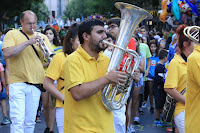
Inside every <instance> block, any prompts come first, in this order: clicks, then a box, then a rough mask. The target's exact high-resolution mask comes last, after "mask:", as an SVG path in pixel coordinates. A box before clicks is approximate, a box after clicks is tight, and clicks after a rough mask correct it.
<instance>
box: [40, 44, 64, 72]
mask: <svg viewBox="0 0 200 133" xmlns="http://www.w3.org/2000/svg"><path fill="white" fill-rule="evenodd" d="M51 47H52V49H53V50H54V49H56V48H59V47H61V46H56V45H54V44H52V45H51ZM62 51H63V49H62V48H61V49H59V50H56V51H54V53H55V54H57V53H59V52H62ZM46 62H48V60H47V59H46V58H44V62H43V63H46ZM47 68H48V67H46V68H44V71H45V72H47Z"/></svg>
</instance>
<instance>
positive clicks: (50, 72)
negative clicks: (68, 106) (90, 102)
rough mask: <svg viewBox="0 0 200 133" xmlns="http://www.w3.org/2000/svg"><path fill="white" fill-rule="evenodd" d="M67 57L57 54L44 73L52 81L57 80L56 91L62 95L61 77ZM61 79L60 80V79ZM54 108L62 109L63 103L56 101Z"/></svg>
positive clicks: (62, 81) (62, 84)
mask: <svg viewBox="0 0 200 133" xmlns="http://www.w3.org/2000/svg"><path fill="white" fill-rule="evenodd" d="M66 57H67V55H66V56H65V54H64V53H63V52H60V53H57V54H56V55H55V56H54V57H53V58H52V60H51V62H50V64H49V67H48V69H47V72H46V76H47V77H49V78H51V79H53V80H57V85H58V87H57V88H58V90H59V91H61V93H62V94H65V93H64V89H62V90H61V88H62V87H64V80H62V79H64V76H63V69H62V67H63V64H64V61H65V59H66ZM60 78H62V79H60ZM56 107H61V108H64V105H63V101H60V100H58V99H56Z"/></svg>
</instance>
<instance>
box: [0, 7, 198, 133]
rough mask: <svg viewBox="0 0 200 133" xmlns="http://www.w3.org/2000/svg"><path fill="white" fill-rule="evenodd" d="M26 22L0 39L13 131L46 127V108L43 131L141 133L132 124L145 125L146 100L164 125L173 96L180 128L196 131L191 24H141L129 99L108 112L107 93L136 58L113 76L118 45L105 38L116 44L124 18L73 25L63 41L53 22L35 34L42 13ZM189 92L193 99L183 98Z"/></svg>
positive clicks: (0, 68)
mask: <svg viewBox="0 0 200 133" xmlns="http://www.w3.org/2000/svg"><path fill="white" fill-rule="evenodd" d="M20 23H21V26H22V29H21V30H7V31H6V32H4V35H2V37H1V41H0V46H1V48H2V51H3V52H2V51H1V53H0V56H1V57H0V59H1V63H0V77H1V85H0V91H1V93H0V100H1V107H2V112H3V116H4V117H3V120H2V122H1V123H2V124H4V125H6V124H10V123H11V125H10V132H11V133H33V132H34V128H35V122H41V118H40V117H41V115H40V114H41V112H42V107H43V113H44V117H45V123H46V128H45V129H44V133H53V132H54V124H55V122H56V124H57V127H58V131H59V133H63V132H65V133H80V132H81V133H82V132H83V133H84V132H97V133H114V132H115V133H132V132H136V130H135V127H134V125H138V124H140V123H141V121H140V117H142V115H144V111H143V108H145V107H146V106H147V101H148V100H147V99H148V98H149V102H150V110H149V111H150V112H151V113H152V114H154V113H155V121H154V125H155V126H157V127H163V126H164V124H165V123H164V122H163V121H162V112H163V107H164V104H165V101H166V96H167V94H169V95H170V96H171V97H172V98H174V99H175V100H176V101H177V103H176V107H175V111H174V116H173V120H172V123H174V124H172V125H173V128H174V131H175V132H176V133H184V132H186V133H190V132H198V126H197V124H198V120H197V118H198V117H197V116H198V115H199V114H198V108H199V105H198V97H199V93H198V92H199V90H198V88H199V87H198V86H199V82H198V79H199V78H198V68H199V65H198V54H199V46H198V45H196V46H195V50H194V42H193V41H191V40H190V39H189V38H187V37H186V36H185V35H184V33H183V30H184V29H185V28H186V27H187V25H184V24H181V25H179V26H178V27H176V28H174V27H173V28H170V29H165V28H163V29H162V31H161V32H160V31H157V30H156V29H147V27H146V26H145V25H143V26H142V25H138V26H137V27H136V29H135V31H134V34H133V35H132V37H131V39H130V42H129V43H128V46H127V47H128V49H131V50H134V51H136V52H137V54H138V55H139V67H138V69H136V70H135V72H134V73H133V82H134V83H133V85H132V86H131V88H132V89H131V92H130V96H129V98H128V100H127V102H126V104H125V105H123V106H122V107H121V108H120V109H118V110H113V111H109V110H108V109H107V108H106V107H105V106H104V105H103V103H102V99H101V93H102V89H103V88H104V87H106V86H107V85H109V84H112V85H116V84H117V85H120V86H123V83H125V82H126V80H127V78H128V77H127V74H126V72H122V71H120V70H121V69H122V67H123V66H124V64H125V62H126V59H127V58H131V59H132V62H131V67H133V66H134V65H135V64H136V63H135V61H134V59H133V57H132V55H129V54H127V53H126V54H125V55H124V56H123V59H122V61H121V64H120V66H119V69H113V70H111V71H110V72H107V69H108V66H109V61H110V59H112V54H113V51H114V47H112V46H109V45H106V44H104V43H103V40H106V41H107V42H109V43H112V44H115V43H117V42H118V34H119V32H120V18H118V17H114V18H111V19H109V20H108V22H107V23H106V26H105V23H104V22H102V21H101V20H99V19H88V20H85V21H83V22H81V23H73V24H72V25H71V26H70V27H69V28H68V29H67V31H66V33H65V34H64V35H62V36H63V37H61V36H59V34H58V32H56V31H55V29H54V28H53V27H51V26H50V25H48V26H46V28H45V29H44V30H43V29H41V32H42V33H41V32H35V31H36V29H37V16H36V15H35V13H34V12H32V11H30V10H27V11H24V12H23V13H22V14H21V17H20ZM39 43H40V44H41V45H44V44H45V50H44V49H43V50H42V49H41V47H40V46H39V47H38V45H37V44H39ZM193 50H194V52H193ZM50 53H53V55H54V56H53V57H50ZM190 54H191V56H190V57H189V55H190ZM45 57H48V58H45ZM188 57H189V58H188ZM187 62H188V63H187ZM196 71H197V72H196ZM187 76H188V78H187ZM187 84H188V86H187ZM186 88H187V91H186V93H187V96H186V93H184V94H182V93H181V92H182V91H183V90H185V89H186ZM119 93H120V92H119ZM7 97H9V110H10V115H8V114H7V107H6V98H7ZM116 97H119V96H116ZM187 99H188V100H187ZM154 101H155V103H154ZM9 117H10V118H9ZM195 117H196V118H195ZM191 122H192V123H191Z"/></svg>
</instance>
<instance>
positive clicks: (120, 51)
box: [101, 2, 152, 111]
mask: <svg viewBox="0 0 200 133" xmlns="http://www.w3.org/2000/svg"><path fill="white" fill-rule="evenodd" d="M115 7H116V8H118V9H119V10H120V11H121V20H120V27H119V35H118V38H117V41H116V44H115V45H113V44H110V43H108V42H106V41H105V40H104V41H103V43H105V44H108V45H112V46H113V47H114V51H113V53H112V57H111V59H110V63H109V66H108V70H107V73H108V72H110V71H111V70H112V69H118V68H119V66H120V64H121V61H122V58H123V56H124V54H125V53H128V54H130V55H132V56H133V57H134V66H133V67H131V61H132V59H133V58H130V57H128V58H127V59H126V61H125V64H124V65H123V68H122V71H124V72H126V75H127V77H128V79H127V81H126V82H125V83H123V84H121V83H120V84H109V85H107V86H106V87H105V88H104V89H103V90H102V93H101V98H102V101H103V104H104V105H105V106H106V108H107V109H108V110H109V111H111V110H117V109H120V108H121V107H122V106H123V105H124V104H125V103H126V101H127V99H128V97H129V94H130V91H131V88H132V84H133V73H134V71H135V70H136V69H138V66H139V63H140V59H139V55H138V54H137V52H135V51H134V50H130V49H127V46H128V43H129V41H130V39H131V36H132V34H133V33H134V31H135V29H136V27H137V26H138V24H139V23H140V22H141V21H142V20H144V19H146V18H148V19H151V18H152V16H151V15H150V14H149V13H148V12H147V11H145V10H143V9H141V8H139V7H137V6H134V5H131V4H126V3H123V2H117V3H115Z"/></svg>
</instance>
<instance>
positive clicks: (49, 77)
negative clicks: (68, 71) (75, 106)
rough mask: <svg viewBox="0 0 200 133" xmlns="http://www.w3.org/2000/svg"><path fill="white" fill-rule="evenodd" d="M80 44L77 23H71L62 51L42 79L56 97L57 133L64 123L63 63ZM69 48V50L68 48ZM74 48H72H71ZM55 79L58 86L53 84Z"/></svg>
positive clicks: (46, 87) (61, 132) (61, 130)
mask: <svg viewBox="0 0 200 133" xmlns="http://www.w3.org/2000/svg"><path fill="white" fill-rule="evenodd" d="M79 44H80V42H79V39H78V24H77V23H74V24H72V25H71V26H70V27H69V29H68V32H67V34H66V36H65V38H64V42H63V52H60V53H57V54H56V55H55V56H54V57H53V59H52V60H51V62H50V64H49V67H48V69H47V72H46V77H45V79H44V88H45V89H46V90H47V91H48V92H49V93H50V94H51V95H53V96H55V97H56V98H57V99H56V122H57V127H58V131H59V133H63V124H64V104H63V101H64V98H65V96H64V95H65V93H64V92H65V90H64V76H63V64H64V61H65V59H66V57H67V56H68V55H69V54H71V53H72V52H73V51H74V50H76V49H77V47H78V45H79ZM69 49H70V50H69ZM73 49H74V50H73ZM55 80H56V81H57V85H58V87H57V88H56V87H55V85H54V81H55Z"/></svg>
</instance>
